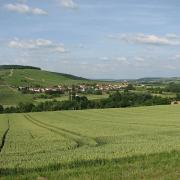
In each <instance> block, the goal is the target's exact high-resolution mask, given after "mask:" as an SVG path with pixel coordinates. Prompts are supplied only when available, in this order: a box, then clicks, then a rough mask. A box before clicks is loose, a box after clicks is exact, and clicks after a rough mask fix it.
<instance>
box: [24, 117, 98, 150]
mask: <svg viewBox="0 0 180 180" xmlns="http://www.w3.org/2000/svg"><path fill="white" fill-rule="evenodd" d="M24 117H25V118H26V119H27V120H29V121H30V122H31V123H33V124H35V125H37V126H39V127H42V128H45V129H47V130H49V131H51V132H54V133H56V134H59V135H61V136H63V137H65V138H68V139H70V140H72V141H75V142H76V144H77V146H76V147H75V148H79V147H82V146H85V145H88V146H94V147H95V146H98V145H100V144H99V142H98V141H96V139H94V138H91V137H87V136H84V135H82V134H80V133H76V132H72V131H69V130H67V129H64V128H60V127H55V126H53V125H50V124H47V123H44V122H42V121H39V120H37V119H35V118H33V117H31V116H30V115H29V114H26V115H24Z"/></svg>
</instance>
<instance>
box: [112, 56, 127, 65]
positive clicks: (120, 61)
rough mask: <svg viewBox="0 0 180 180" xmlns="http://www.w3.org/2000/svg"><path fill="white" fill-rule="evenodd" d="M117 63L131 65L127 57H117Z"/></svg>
mask: <svg viewBox="0 0 180 180" xmlns="http://www.w3.org/2000/svg"><path fill="white" fill-rule="evenodd" d="M115 61H116V62H118V63H122V64H126V65H130V63H129V61H128V59H127V58H126V57H116V58H115Z"/></svg>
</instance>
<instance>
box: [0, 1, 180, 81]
mask: <svg viewBox="0 0 180 180" xmlns="http://www.w3.org/2000/svg"><path fill="white" fill-rule="evenodd" d="M0 64H22V65H33V66H39V67H42V68H43V69H47V70H51V71H57V72H63V73H70V74H75V75H78V76H83V77H87V78H105V79H107V78H108V79H112V78H114V79H122V78H139V77H149V76H151V77H152V76H166V77H167V76H180V1H179V0H151V1H150V0H98V1H97V0H0Z"/></svg>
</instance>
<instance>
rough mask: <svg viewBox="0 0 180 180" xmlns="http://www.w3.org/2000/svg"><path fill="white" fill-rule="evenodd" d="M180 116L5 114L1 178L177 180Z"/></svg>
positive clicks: (164, 109)
mask: <svg viewBox="0 0 180 180" xmlns="http://www.w3.org/2000/svg"><path fill="white" fill-rule="evenodd" d="M179 117H180V106H178V105H174V106H154V107H139V108H127V109H106V110H103V109H102V110H84V111H61V112H43V113H28V114H10V115H8V118H7V117H6V116H5V115H0V125H1V124H4V123H5V121H7V119H9V122H10V128H9V132H8V134H7V139H6V143H5V145H4V147H3V149H2V152H1V153H0V177H1V179H37V178H38V177H47V178H48V179H58V178H59V177H61V178H62V179H178V178H179V175H180V145H179V144H180V131H179V130H180V121H179ZM0 134H1V131H0Z"/></svg>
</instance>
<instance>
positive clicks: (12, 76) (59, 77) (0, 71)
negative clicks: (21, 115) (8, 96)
mask: <svg viewBox="0 0 180 180" xmlns="http://www.w3.org/2000/svg"><path fill="white" fill-rule="evenodd" d="M11 67H13V68H11ZM22 67H23V66H19V68H18V66H16V67H15V68H14V66H0V85H10V86H16V87H17V86H26V85H28V86H39V85H40V86H42V87H48V86H55V85H58V84H66V85H68V84H76V83H82V82H87V81H89V80H87V79H85V78H81V77H77V76H73V75H70V74H63V73H54V72H49V71H44V70H41V69H39V68H36V67H31V66H24V68H22Z"/></svg>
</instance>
